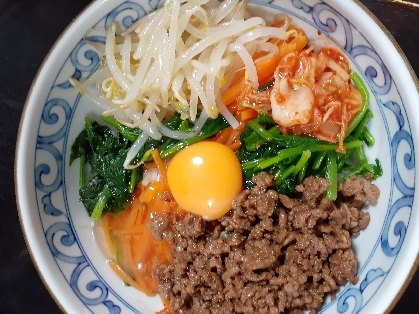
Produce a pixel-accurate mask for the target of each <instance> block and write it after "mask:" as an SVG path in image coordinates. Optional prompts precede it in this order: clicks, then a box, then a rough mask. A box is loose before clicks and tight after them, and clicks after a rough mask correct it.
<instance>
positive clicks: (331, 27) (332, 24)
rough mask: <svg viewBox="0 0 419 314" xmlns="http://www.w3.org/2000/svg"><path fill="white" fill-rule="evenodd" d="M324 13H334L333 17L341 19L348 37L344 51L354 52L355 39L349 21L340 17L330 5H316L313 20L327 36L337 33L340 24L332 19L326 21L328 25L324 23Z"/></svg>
mask: <svg viewBox="0 0 419 314" xmlns="http://www.w3.org/2000/svg"><path fill="white" fill-rule="evenodd" d="M323 11H327V12H331V13H333V15H334V16H336V18H337V19H339V20H340V22H341V23H342V25H343V29H344V31H345V36H346V43H345V46H344V49H345V50H346V51H347V52H350V51H351V50H352V46H353V37H352V31H351V26H350V24H349V22H348V20H347V19H345V18H344V17H343V16H342V15H340V14H339V13H338V12H336V11H335V10H333V9H332V8H331V7H329V6H328V5H326V4H323V3H319V4H316V5H315V6H314V8H313V13H312V14H313V20H314V22H315V23H316V25H317V26H318V27H319V29H320V30H321V31H322V32H323V33H325V34H331V33H333V32H335V31H336V29H337V26H338V24H337V22H336V21H335V20H334V19H332V18H330V17H329V18H328V19H327V20H326V23H323V22H322V21H321V19H320V14H321V13H322V12H323Z"/></svg>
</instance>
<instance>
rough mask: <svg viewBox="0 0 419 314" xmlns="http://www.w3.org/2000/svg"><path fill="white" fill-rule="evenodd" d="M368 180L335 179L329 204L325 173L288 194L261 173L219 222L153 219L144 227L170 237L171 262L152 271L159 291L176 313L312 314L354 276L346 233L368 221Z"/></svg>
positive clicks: (374, 195)
mask: <svg viewBox="0 0 419 314" xmlns="http://www.w3.org/2000/svg"><path fill="white" fill-rule="evenodd" d="M370 180H371V177H365V178H356V177H353V178H350V179H348V180H347V181H345V182H343V183H341V184H339V188H338V190H339V197H338V200H337V201H335V202H332V201H330V200H328V199H326V198H323V195H324V192H325V191H326V190H327V188H328V187H329V182H328V181H327V180H326V179H323V178H314V177H309V178H307V179H305V180H304V182H303V184H301V185H299V186H298V187H297V191H298V192H301V198H300V199H292V198H290V197H288V196H286V195H281V194H278V193H277V192H275V191H274V190H273V189H271V187H272V186H273V183H274V180H273V177H272V176H271V175H270V174H268V173H264V172H262V173H259V174H258V175H256V176H255V177H254V178H253V182H254V183H255V187H253V188H252V189H251V190H244V191H242V192H241V193H240V194H239V195H238V196H237V197H236V198H235V199H234V201H233V205H232V209H231V211H230V212H229V213H228V214H226V215H225V216H223V217H222V218H220V219H218V220H215V221H204V220H203V219H202V218H201V217H199V216H194V215H192V214H186V215H185V216H183V217H176V218H172V217H169V216H165V215H163V216H158V217H155V218H154V220H153V221H152V222H151V223H150V225H149V227H150V230H151V231H152V233H153V234H154V236H155V237H157V238H159V239H166V240H169V241H171V242H172V247H171V250H172V253H173V264H171V265H161V266H160V267H159V268H158V269H157V271H156V272H155V277H156V279H157V281H158V283H159V291H160V294H161V296H162V297H164V298H166V299H168V300H169V301H170V310H172V311H175V312H179V313H194V314H198V313H261V314H262V313H269V314H273V313H302V312H303V311H304V310H310V311H312V312H315V311H316V310H317V309H319V308H320V307H321V306H322V304H323V302H324V298H325V295H326V294H332V295H333V294H334V293H335V292H336V290H337V289H338V287H339V286H341V285H345V284H346V283H347V282H348V281H349V282H351V283H353V284H355V283H356V282H357V281H358V278H357V276H356V274H357V270H358V264H357V260H356V258H355V255H354V252H353V250H352V247H351V236H357V235H358V234H359V231H360V230H362V229H365V228H366V227H367V225H368V223H369V214H368V213H366V212H363V211H362V208H363V206H364V205H365V203H366V202H367V201H368V202H370V203H372V204H375V203H376V202H377V199H378V196H379V190H378V188H377V187H376V186H375V185H373V184H371V182H370Z"/></svg>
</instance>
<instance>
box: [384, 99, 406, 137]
mask: <svg viewBox="0 0 419 314" xmlns="http://www.w3.org/2000/svg"><path fill="white" fill-rule="evenodd" d="M381 105H382V106H384V107H386V108H387V109H390V110H391V111H393V113H394V115H395V116H396V119H397V122H398V123H399V126H400V130H401V129H402V128H403V126H404V117H403V114H402V110H401V108H400V106H399V104H398V103H396V102H394V101H387V102H386V103H381Z"/></svg>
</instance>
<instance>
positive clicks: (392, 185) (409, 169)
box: [33, 0, 416, 314]
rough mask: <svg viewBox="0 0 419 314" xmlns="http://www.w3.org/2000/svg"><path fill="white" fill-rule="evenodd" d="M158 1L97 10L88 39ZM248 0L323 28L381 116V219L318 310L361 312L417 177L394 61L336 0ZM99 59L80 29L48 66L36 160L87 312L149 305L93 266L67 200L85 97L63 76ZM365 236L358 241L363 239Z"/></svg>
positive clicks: (394, 241) (45, 209)
mask: <svg viewBox="0 0 419 314" xmlns="http://www.w3.org/2000/svg"><path fill="white" fill-rule="evenodd" d="M160 2H161V1H159V0H150V1H148V2H147V1H141V2H131V1H126V2H123V3H120V4H119V5H117V6H116V7H115V8H113V9H112V10H111V11H110V12H109V13H108V14H106V15H104V16H103V18H101V19H99V20H98V21H91V23H92V24H91V25H89V27H92V28H93V29H94V30H93V31H92V32H90V33H89V35H88V36H87V38H86V39H88V41H90V42H102V43H103V42H104V40H105V37H104V36H105V34H104V32H101V31H100V30H107V29H108V27H109V25H110V24H111V23H112V22H114V21H116V22H117V23H118V24H119V25H120V26H121V27H122V28H127V27H129V26H130V25H131V24H132V23H134V22H135V21H136V20H137V19H138V18H140V17H141V16H143V15H145V14H146V12H150V11H151V10H154V9H156V7H157V6H158V5H159V4H160ZM254 4H257V5H260V6H263V7H264V8H265V10H269V11H272V10H274V11H283V12H285V13H287V14H289V15H290V16H291V17H292V18H293V20H294V21H295V22H296V23H297V24H299V23H301V24H303V25H305V26H306V27H308V28H310V30H311V31H312V33H313V34H314V35H313V36H315V34H316V33H317V32H319V33H321V34H322V36H323V37H322V38H327V40H329V41H330V42H331V43H332V44H334V45H338V46H340V47H341V48H342V49H343V50H344V51H345V52H346V55H347V57H348V58H349V59H350V61H351V65H352V68H353V70H355V71H357V72H358V73H360V74H361V75H362V76H363V78H364V80H365V82H366V83H367V85H368V87H369V89H370V93H371V99H372V104H371V106H372V108H373V111H374V114H375V118H374V119H375V120H378V121H379V122H377V126H378V127H380V129H379V132H380V134H379V135H380V136H381V137H382V138H383V140H382V141H381V142H380V143H378V145H381V148H382V149H379V148H377V149H376V150H375V151H372V153H371V155H374V154H375V156H373V158H376V157H377V155H378V158H382V157H381V156H380V155H379V153H380V152H382V151H386V152H389V156H387V157H386V158H387V159H384V160H388V162H387V163H384V164H383V166H384V172H385V174H384V176H383V178H382V179H380V180H381V181H380V184H379V186H380V188H382V187H384V189H382V191H384V192H385V195H384V197H383V198H384V200H383V201H380V204H379V205H380V208H370V209H369V210H370V211H371V213H372V212H373V211H377V210H380V211H382V213H381V214H380V215H379V216H380V218H379V219H378V220H379V222H378V223H377V226H378V227H377V228H378V229H379V230H377V231H375V232H371V234H373V235H374V237H375V238H374V241H372V240H370V242H371V241H372V242H371V244H370V247H371V249H370V250H369V252H368V254H366V255H365V256H364V257H363V258H362V261H361V264H360V265H359V266H360V267H359V274H358V276H359V282H358V284H356V285H351V284H348V285H347V286H345V287H344V288H342V289H341V290H340V291H339V293H338V294H337V296H336V299H335V300H333V301H330V300H329V301H328V302H327V303H326V304H325V306H324V307H323V308H322V310H321V313H358V312H362V311H363V310H364V309H365V307H366V305H367V304H368V302H370V300H371V299H373V298H374V296H375V294H376V293H377V291H379V290H380V289H382V286H383V285H384V283H385V282H386V280H387V277H388V275H389V274H390V273H391V272H392V270H393V265H394V263H395V261H396V260H397V258H398V255H399V252H400V250H401V248H402V247H403V245H404V239H405V236H406V233H407V231H408V228H409V225H410V219H411V213H412V205H413V201H414V194H415V180H416V171H415V153H414V141H413V137H412V130H411V126H410V123H409V119H408V115H407V113H406V109H405V106H404V103H403V99H402V96H401V94H400V91H399V88H398V86H397V85H396V82H395V81H394V80H393V77H392V73H391V72H390V68H391V67H389V66H387V65H386V63H385V62H384V61H383V59H382V58H381V57H380V54H379V53H378V52H377V51H376V50H375V48H374V46H373V45H372V44H371V43H370V42H369V39H368V38H366V37H364V36H363V35H362V34H361V30H360V29H357V28H356V27H355V26H354V25H353V24H352V23H351V21H350V20H348V19H347V18H345V16H343V15H342V14H340V13H339V12H338V11H337V10H336V9H335V8H334V6H333V5H329V4H327V3H325V2H323V1H302V0H276V1H253V2H252V5H254ZM89 27H87V28H86V31H87V29H88V28H89ZM100 61H101V56H100V54H99V53H98V52H97V51H96V50H95V49H94V48H93V47H92V46H91V45H89V44H87V43H86V42H85V41H83V40H82V34H81V36H80V40H79V42H78V44H77V45H75V46H74V48H73V49H72V50H71V51H70V52H69V54H68V57H67V59H66V61H65V62H64V63H63V64H57V72H56V73H52V74H51V75H56V77H55V79H54V82H53V84H52V85H51V86H50V87H48V88H50V91H49V94H48V97H47V98H46V99H45V102H44V104H43V106H42V115H41V118H40V121H39V128H38V132H37V140H36V150H35V167H34V169H33V175H34V187H35V193H36V201H37V203H36V204H37V210H38V212H39V219H40V224H41V226H42V229H43V233H44V236H45V241H46V244H47V247H48V249H47V250H46V251H45V254H51V255H52V257H53V259H54V260H55V263H56V265H57V267H58V269H59V270H60V271H61V276H62V278H63V279H64V280H65V282H66V283H67V284H68V286H69V287H70V288H71V289H70V290H71V291H72V293H74V295H75V296H76V297H77V298H78V300H80V302H81V304H83V305H84V307H85V308H86V309H87V311H90V312H92V313H105V312H106V313H112V314H117V313H130V312H134V313H146V312H147V311H149V310H147V309H145V308H144V309H143V308H142V305H141V304H140V305H139V304H135V303H134V302H132V300H133V299H135V297H134V298H131V299H130V300H128V299H127V298H126V296H125V295H124V294H123V293H121V292H120V291H123V290H121V289H119V288H118V289H116V288H115V286H114V285H113V284H111V283H110V282H109V281H108V279H107V274H106V273H104V272H103V271H100V270H98V269H97V267H96V264H94V263H93V262H92V259H94V255H95V254H101V253H100V252H99V253H98V252H92V251H90V250H86V249H85V247H84V246H83V240H82V238H81V237H82V236H81V235H80V232H82V231H80V229H81V227H80V226H79V225H78V224H76V223H74V220H73V218H74V216H75V215H86V214H85V212H84V210H83V208H82V205H81V204H79V206H78V207H79V208H78V209H77V211H76V210H74V209H73V208H72V207H71V206H70V205H69V199H68V198H69V195H72V193H71V192H69V187H68V185H69V184H74V185H77V183H76V182H71V180H70V179H69V175H68V171H70V170H69V169H71V171H76V169H77V167H76V166H73V167H72V168H69V167H68V149H69V147H70V146H71V144H72V140H74V134H76V133H77V132H79V131H80V130H76V131H74V134H73V135H71V130H72V128H71V126H72V125H73V124H74V119H76V117H77V112H78V111H80V110H81V109H80V108H81V106H82V104H81V103H82V102H85V100H83V96H81V95H80V94H76V93H71V89H72V88H71V85H70V84H69V83H68V78H69V77H74V78H77V79H81V80H83V79H85V78H86V77H88V76H89V75H90V74H92V73H93V72H94V71H95V69H96V68H97V67H98V66H99V63H100ZM91 106H94V105H93V104H91ZM92 110H93V111H94V110H95V109H92ZM373 133H374V130H373ZM380 136H379V137H380ZM376 145H377V144H376ZM383 158H385V157H383ZM76 188H77V186H76V187H74V188H73V189H76ZM73 194H74V193H73ZM387 194H388V195H387ZM387 196H388V198H387ZM80 208H81V209H80ZM372 217H373V218H374V215H372ZM380 219H381V220H380ZM369 228H372V227H371V226H370V227H369ZM367 230H368V229H367ZM362 241H363V240H362V239H361V240H359V243H360V245H362ZM378 261H379V262H378ZM121 285H122V284H121ZM125 289H128V288H125ZM129 293H131V292H129ZM134 293H138V294H139V292H134ZM147 313H148V312H147Z"/></svg>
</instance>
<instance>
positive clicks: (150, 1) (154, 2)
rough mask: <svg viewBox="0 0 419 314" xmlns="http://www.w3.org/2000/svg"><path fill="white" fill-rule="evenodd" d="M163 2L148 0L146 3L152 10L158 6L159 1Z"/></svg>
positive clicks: (162, 0)
mask: <svg viewBox="0 0 419 314" xmlns="http://www.w3.org/2000/svg"><path fill="white" fill-rule="evenodd" d="M163 2H164V0H148V5H149V6H150V8H152V9H153V10H157V8H158V7H159V5H160V3H163Z"/></svg>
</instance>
